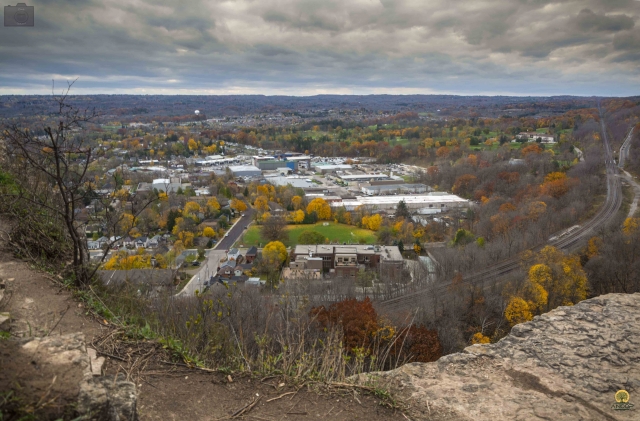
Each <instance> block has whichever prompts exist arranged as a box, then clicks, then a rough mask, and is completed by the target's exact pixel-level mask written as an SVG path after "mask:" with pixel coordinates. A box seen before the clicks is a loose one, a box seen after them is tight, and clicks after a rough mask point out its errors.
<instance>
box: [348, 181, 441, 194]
mask: <svg viewBox="0 0 640 421" xmlns="http://www.w3.org/2000/svg"><path fill="white" fill-rule="evenodd" d="M360 190H362V193H364V194H366V195H367V196H379V195H388V194H389V193H402V194H407V193H416V194H420V193H426V192H428V191H429V187H427V185H426V184H419V183H418V184H408V183H397V184H378V185H373V184H361V185H360Z"/></svg>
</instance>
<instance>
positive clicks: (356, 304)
mask: <svg viewBox="0 0 640 421" xmlns="http://www.w3.org/2000/svg"><path fill="white" fill-rule="evenodd" d="M311 315H312V316H313V317H315V318H316V320H317V322H318V323H319V324H320V326H321V327H323V328H328V327H332V326H339V327H340V328H341V329H342V332H343V337H344V346H345V348H346V350H347V352H351V351H352V350H353V349H354V348H365V349H367V348H368V347H369V346H370V344H371V342H372V340H373V338H374V335H375V333H376V332H377V331H378V329H379V327H380V326H379V324H378V314H377V313H376V311H375V309H374V308H373V304H372V303H371V300H370V299H369V297H366V298H365V299H364V300H363V301H358V300H357V299H355V298H351V299H347V300H344V301H340V302H338V303H334V304H331V305H330V306H329V307H328V308H327V307H324V306H320V307H314V308H312V309H311Z"/></svg>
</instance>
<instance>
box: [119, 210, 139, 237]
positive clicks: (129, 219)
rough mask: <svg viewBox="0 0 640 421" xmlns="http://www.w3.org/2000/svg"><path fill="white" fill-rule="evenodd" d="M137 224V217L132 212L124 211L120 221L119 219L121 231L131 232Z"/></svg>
mask: <svg viewBox="0 0 640 421" xmlns="http://www.w3.org/2000/svg"><path fill="white" fill-rule="evenodd" d="M135 225H136V218H135V217H134V216H133V215H131V214H130V213H123V214H122V216H121V217H120V221H118V229H119V230H120V233H123V234H124V233H129V231H131V229H132V228H133V227H135Z"/></svg>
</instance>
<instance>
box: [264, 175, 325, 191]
mask: <svg viewBox="0 0 640 421" xmlns="http://www.w3.org/2000/svg"><path fill="white" fill-rule="evenodd" d="M264 179H265V180H267V182H269V183H271V184H273V185H274V186H286V185H289V184H291V186H292V187H297V188H301V189H305V188H315V187H317V184H315V183H312V182H311V181H310V180H309V179H308V178H302V177H296V176H293V177H284V176H280V175H278V176H268V177H267V176H265V177H264Z"/></svg>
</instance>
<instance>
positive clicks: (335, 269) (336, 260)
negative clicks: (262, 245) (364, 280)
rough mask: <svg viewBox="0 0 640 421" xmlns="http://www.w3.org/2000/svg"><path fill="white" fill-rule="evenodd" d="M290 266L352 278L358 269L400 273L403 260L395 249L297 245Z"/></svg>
mask: <svg viewBox="0 0 640 421" xmlns="http://www.w3.org/2000/svg"><path fill="white" fill-rule="evenodd" d="M293 254H294V258H293V259H292V261H291V263H290V265H289V267H290V268H291V269H296V270H306V271H310V272H325V273H329V274H330V275H332V276H336V277H346V278H355V277H356V275H357V274H358V271H359V270H360V269H377V270H380V271H381V272H387V271H396V272H397V271H400V270H402V267H403V262H404V259H403V257H402V253H400V250H399V249H398V247H397V246H368V245H330V244H329V245H325V244H321V245H297V246H296V248H295V250H294V252H293Z"/></svg>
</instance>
